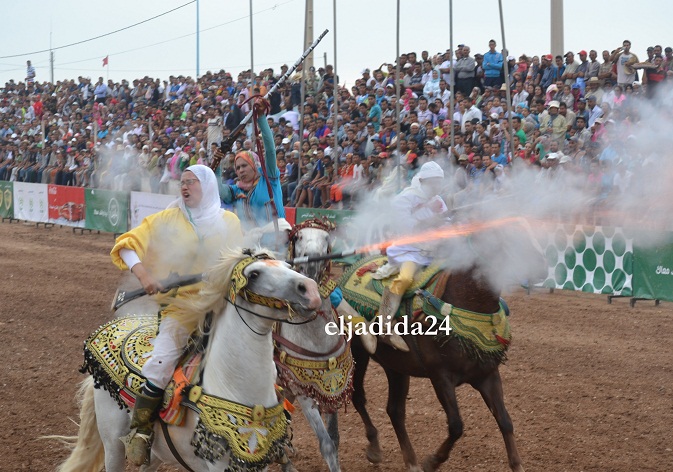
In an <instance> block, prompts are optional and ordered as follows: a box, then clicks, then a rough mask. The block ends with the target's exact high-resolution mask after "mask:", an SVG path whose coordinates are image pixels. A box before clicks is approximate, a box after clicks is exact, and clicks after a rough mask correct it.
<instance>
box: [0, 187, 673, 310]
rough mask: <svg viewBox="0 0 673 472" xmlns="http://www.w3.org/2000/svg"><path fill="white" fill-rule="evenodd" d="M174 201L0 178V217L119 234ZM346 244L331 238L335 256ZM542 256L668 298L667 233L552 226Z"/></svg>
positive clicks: (556, 270)
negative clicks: (7, 180)
mask: <svg viewBox="0 0 673 472" xmlns="http://www.w3.org/2000/svg"><path fill="white" fill-rule="evenodd" d="M175 198H176V197H175V196H173V195H161V194H152V193H146V192H117V191H112V190H102V189H87V188H79V187H64V186H59V185H47V184H31V183H23V182H2V181H0V217H2V219H3V221H4V220H6V219H16V220H25V221H30V222H35V223H45V224H46V223H51V224H59V225H63V226H72V227H73V228H82V229H87V230H92V231H94V230H95V231H104V232H110V233H123V232H125V231H127V230H128V229H129V228H134V227H136V226H137V225H138V224H140V222H141V221H142V220H143V218H145V217H146V216H148V215H151V214H153V213H156V212H158V211H161V210H163V209H164V208H166V206H167V205H168V204H169V203H170V202H171V201H173V200H175ZM285 213H286V219H287V220H288V222H289V223H290V224H293V225H294V224H296V223H301V222H303V221H306V220H307V219H310V218H315V217H319V218H322V217H324V218H327V219H328V220H330V221H332V222H334V223H335V224H336V225H337V226H343V225H347V224H348V222H349V221H350V220H351V219H352V218H354V216H355V213H354V212H353V211H348V210H331V209H317V208H296V209H295V208H285ZM346 233H347V232H346ZM654 241H656V243H654ZM346 245H347V244H346V243H345V242H344V241H336V247H335V248H334V250H335V252H336V251H339V250H342V249H347V248H346V247H345V246H346ZM543 246H544V245H543ZM545 256H546V259H547V263H548V269H549V272H548V277H547V279H546V280H545V281H544V282H542V283H541V284H539V286H540V287H546V288H550V289H559V290H575V291H583V292H590V293H597V294H607V295H608V296H609V297H633V298H632V304H633V302H634V300H636V299H647V300H665V301H673V233H672V232H659V233H656V234H653V233H652V232H648V233H642V232H636V231H629V230H627V229H624V228H613V227H601V226H596V227H594V226H583V225H562V224H559V225H558V226H556V227H555V228H552V229H551V230H550V231H548V233H547V241H546V249H545ZM610 299H611V298H610Z"/></svg>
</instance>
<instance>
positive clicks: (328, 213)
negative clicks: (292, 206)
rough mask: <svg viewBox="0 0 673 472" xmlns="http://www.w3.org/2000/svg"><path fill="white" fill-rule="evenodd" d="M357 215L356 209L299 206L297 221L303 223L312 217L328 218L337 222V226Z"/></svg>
mask: <svg viewBox="0 0 673 472" xmlns="http://www.w3.org/2000/svg"><path fill="white" fill-rule="evenodd" d="M354 215H355V212H354V211H350V210H328V209H322V208H297V216H296V219H297V223H303V222H304V221H306V220H310V219H311V218H323V217H325V218H327V219H328V220H329V221H331V222H332V223H334V224H336V225H337V227H338V226H339V225H341V224H343V223H345V222H347V221H348V220H350V219H351V218H353V216H354Z"/></svg>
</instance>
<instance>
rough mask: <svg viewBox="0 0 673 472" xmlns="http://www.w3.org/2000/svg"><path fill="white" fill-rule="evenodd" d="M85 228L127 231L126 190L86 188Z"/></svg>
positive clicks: (111, 231)
mask: <svg viewBox="0 0 673 472" xmlns="http://www.w3.org/2000/svg"><path fill="white" fill-rule="evenodd" d="M84 201H85V206H86V228H88V229H93V230H98V231H106V232H108V233H125V232H126V231H128V227H129V223H128V208H129V194H128V192H115V191H112V190H101V189H86V191H85V192H84Z"/></svg>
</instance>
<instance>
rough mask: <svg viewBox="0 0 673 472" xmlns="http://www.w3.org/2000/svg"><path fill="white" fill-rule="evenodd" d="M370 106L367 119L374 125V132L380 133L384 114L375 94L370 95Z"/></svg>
mask: <svg viewBox="0 0 673 472" xmlns="http://www.w3.org/2000/svg"><path fill="white" fill-rule="evenodd" d="M368 105H369V115H368V116H367V119H368V120H369V121H370V122H371V123H373V124H374V131H376V132H377V133H378V132H379V130H380V129H381V114H382V113H383V112H382V111H381V107H380V106H379V105H378V104H377V103H376V96H375V95H374V94H373V93H371V94H369V100H368Z"/></svg>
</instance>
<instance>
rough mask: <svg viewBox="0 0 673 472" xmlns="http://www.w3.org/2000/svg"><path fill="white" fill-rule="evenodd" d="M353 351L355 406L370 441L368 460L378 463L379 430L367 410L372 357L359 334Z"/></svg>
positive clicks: (354, 340) (353, 345)
mask: <svg viewBox="0 0 673 472" xmlns="http://www.w3.org/2000/svg"><path fill="white" fill-rule="evenodd" d="M351 353H352V354H353V361H354V362H355V370H354V372H353V406H354V407H355V410H356V411H357V412H358V414H359V415H360V418H361V419H362V423H363V424H364V426H365V434H366V435H367V440H368V441H369V444H368V445H367V448H366V449H365V453H366V455H367V460H368V461H369V462H371V463H372V464H378V463H380V462H381V446H380V444H379V432H378V430H377V429H376V426H374V423H373V422H372V419H371V418H370V416H369V412H368V411H367V396H366V395H365V374H366V373H367V366H368V365H369V359H370V357H369V354H368V353H367V351H366V350H365V349H364V347H363V346H362V344H360V343H359V338H358V337H357V336H356V337H355V338H354V339H353V344H352V345H351Z"/></svg>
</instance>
